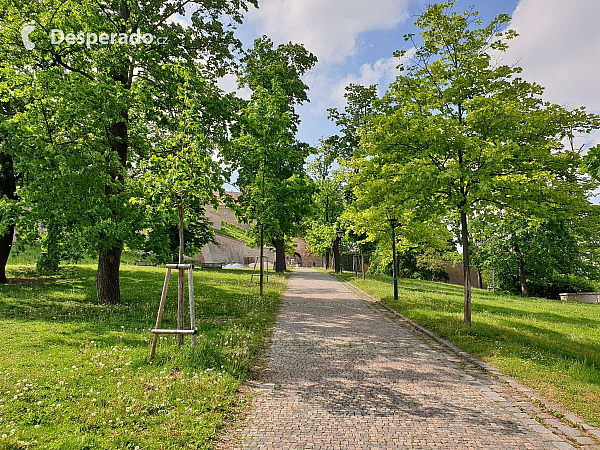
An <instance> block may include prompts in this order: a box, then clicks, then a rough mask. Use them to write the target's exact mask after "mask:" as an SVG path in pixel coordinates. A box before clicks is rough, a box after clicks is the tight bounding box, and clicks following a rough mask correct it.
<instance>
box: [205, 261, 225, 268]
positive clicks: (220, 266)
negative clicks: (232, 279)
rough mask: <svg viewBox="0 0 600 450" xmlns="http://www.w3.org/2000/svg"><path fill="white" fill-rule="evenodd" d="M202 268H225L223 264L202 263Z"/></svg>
mask: <svg viewBox="0 0 600 450" xmlns="http://www.w3.org/2000/svg"><path fill="white" fill-rule="evenodd" d="M202 268H203V269H222V268H223V263H215V262H212V263H205V262H203V263H202Z"/></svg>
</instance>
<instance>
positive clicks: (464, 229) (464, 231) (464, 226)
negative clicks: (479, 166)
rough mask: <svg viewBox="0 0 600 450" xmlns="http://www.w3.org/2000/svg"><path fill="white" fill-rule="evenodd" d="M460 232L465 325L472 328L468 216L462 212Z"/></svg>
mask: <svg viewBox="0 0 600 450" xmlns="http://www.w3.org/2000/svg"><path fill="white" fill-rule="evenodd" d="M460 232H461V239H462V247H463V249H462V250H463V275H464V281H465V325H467V326H471V267H470V266H471V263H470V260H469V229H468V222H467V214H466V213H465V212H464V211H462V210H461V211H460Z"/></svg>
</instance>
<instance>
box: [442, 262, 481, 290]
mask: <svg viewBox="0 0 600 450" xmlns="http://www.w3.org/2000/svg"><path fill="white" fill-rule="evenodd" d="M446 273H447V274H448V276H449V277H450V279H449V280H448V283H450V284H457V285H459V286H464V285H465V280H464V275H463V265H462V264H457V265H456V267H448V268H447V269H446ZM471 286H473V287H475V288H481V289H487V285H486V284H485V283H483V285H482V286H479V280H478V277H477V268H475V267H472V268H471Z"/></svg>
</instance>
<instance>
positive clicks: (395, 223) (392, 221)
mask: <svg viewBox="0 0 600 450" xmlns="http://www.w3.org/2000/svg"><path fill="white" fill-rule="evenodd" d="M386 216H387V219H388V221H389V222H390V227H391V228H392V261H393V262H392V266H393V267H392V273H393V275H394V300H398V270H397V267H398V265H397V263H396V227H397V226H398V219H396V217H394V216H391V217H390V216H389V215H388V214H387V213H386Z"/></svg>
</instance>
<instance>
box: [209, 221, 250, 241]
mask: <svg viewBox="0 0 600 450" xmlns="http://www.w3.org/2000/svg"><path fill="white" fill-rule="evenodd" d="M215 233H217V234H222V235H223V236H227V237H230V238H233V239H237V240H239V241H242V242H244V243H246V244H247V243H248V242H250V238H249V237H248V232H247V231H246V230H244V229H243V228H242V227H238V226H237V225H233V224H231V223H228V222H225V221H223V222H222V223H221V229H220V230H215Z"/></svg>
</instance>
